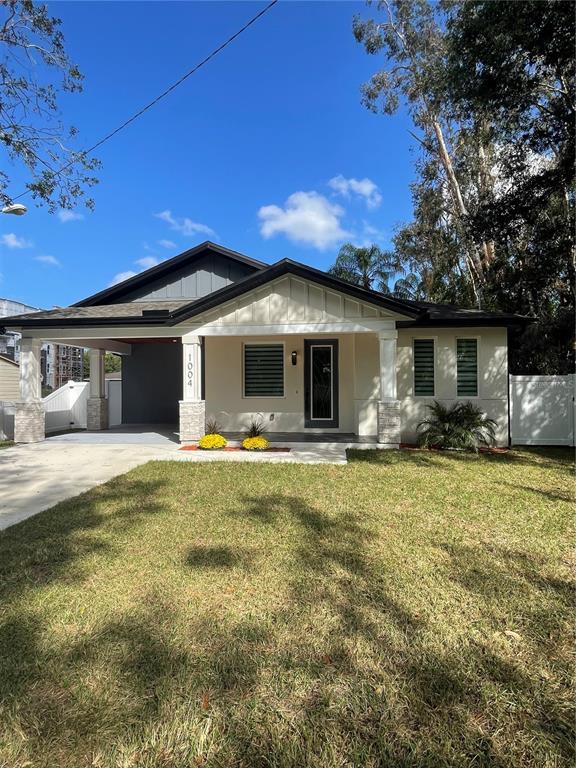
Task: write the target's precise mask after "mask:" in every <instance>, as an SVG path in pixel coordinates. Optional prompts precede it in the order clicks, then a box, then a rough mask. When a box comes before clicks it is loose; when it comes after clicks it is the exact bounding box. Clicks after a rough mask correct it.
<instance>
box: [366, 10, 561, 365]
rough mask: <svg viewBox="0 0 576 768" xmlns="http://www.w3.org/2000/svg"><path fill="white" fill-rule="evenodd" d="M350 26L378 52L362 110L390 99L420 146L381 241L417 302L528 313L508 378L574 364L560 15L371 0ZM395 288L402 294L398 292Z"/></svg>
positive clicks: (387, 108)
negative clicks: (398, 218) (397, 223)
mask: <svg viewBox="0 0 576 768" xmlns="http://www.w3.org/2000/svg"><path fill="white" fill-rule="evenodd" d="M377 14H378V15H377V17H376V18H373V19H368V20H360V19H359V18H356V19H355V20H354V33H355V35H356V38H357V39H358V40H359V41H360V42H362V43H363V45H364V46H365V48H366V50H367V51H368V52H369V53H373V54H384V56H383V66H382V68H381V69H379V71H378V72H376V74H375V75H374V76H373V77H372V78H371V80H370V81H369V83H368V84H367V85H365V86H364V101H365V103H366V105H367V106H368V107H370V108H371V109H382V111H384V112H387V113H392V112H394V111H395V109H396V108H397V106H398V104H399V103H400V101H401V100H404V101H405V103H406V105H407V106H408V109H409V112H410V114H411V115H412V118H413V120H414V125H415V130H416V132H417V133H416V137H417V139H418V141H419V146H420V158H419V160H418V163H417V176H418V178H417V181H416V182H415V183H414V184H413V186H412V195H413V200H414V220H413V221H412V222H411V223H410V224H407V225H405V226H403V227H401V228H400V229H399V230H398V231H397V233H396V236H395V240H394V243H395V251H396V255H397V258H398V260H399V262H401V263H402V264H403V266H404V267H405V269H406V270H407V271H409V272H410V273H411V274H415V275H416V278H417V279H416V280H411V281H410V282H411V284H412V285H415V286H417V291H418V292H419V294H420V296H421V295H422V294H425V296H426V297H427V298H430V299H432V300H435V301H449V302H458V303H460V304H463V305H465V306H466V305H472V303H474V304H476V305H478V304H479V303H480V301H481V302H482V304H483V305H484V306H486V308H492V309H502V310H507V311H515V312H519V313H523V314H529V315H532V316H534V317H536V318H537V319H538V323H537V325H536V326H535V327H532V328H531V329H529V330H528V331H527V332H526V333H525V334H524V335H523V337H522V338H520V339H516V340H515V342H514V344H513V345H512V347H511V369H512V370H513V371H515V372H541V373H551V372H558V373H562V372H565V371H566V370H569V369H570V367H571V366H572V365H573V361H574V344H573V341H571V339H572V340H573V331H572V328H571V326H573V312H574V241H573V232H574V163H573V160H574V51H573V39H574V14H573V4H572V3H571V2H564V0H539V1H538V2H534V1H533V0H521V1H520V2H515V3H505V2H496V1H495V0H443V1H442V2H441V3H440V4H436V3H431V2H430V3H429V2H426V0H383V2H379V3H377ZM406 287H407V288H409V287H410V286H406Z"/></svg>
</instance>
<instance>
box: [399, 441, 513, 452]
mask: <svg viewBox="0 0 576 768" xmlns="http://www.w3.org/2000/svg"><path fill="white" fill-rule="evenodd" d="M400 450H402V451H426V450H428V451H434V452H435V453H446V451H444V450H442V448H422V447H421V446H419V445H417V444H416V443H400ZM478 450H479V451H480V453H508V451H509V450H510V448H501V447H494V448H488V447H486V446H483V447H481V448H479V449H478Z"/></svg>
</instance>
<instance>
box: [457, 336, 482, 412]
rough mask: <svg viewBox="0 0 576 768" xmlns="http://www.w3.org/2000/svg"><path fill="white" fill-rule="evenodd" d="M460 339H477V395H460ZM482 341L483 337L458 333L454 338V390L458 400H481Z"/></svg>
mask: <svg viewBox="0 0 576 768" xmlns="http://www.w3.org/2000/svg"><path fill="white" fill-rule="evenodd" d="M458 339H476V394H475V395H459V394H458ZM480 339H481V337H480V336H478V335H476V334H473V333H468V334H466V333H458V334H456V336H455V337H454V373H455V376H454V389H455V393H454V394H455V397H456V400H481V399H482V397H481V394H480V360H481V354H480V351H481V350H480Z"/></svg>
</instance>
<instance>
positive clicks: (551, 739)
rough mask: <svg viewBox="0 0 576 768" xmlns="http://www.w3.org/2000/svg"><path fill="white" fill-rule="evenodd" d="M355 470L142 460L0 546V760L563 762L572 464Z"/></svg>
mask: <svg viewBox="0 0 576 768" xmlns="http://www.w3.org/2000/svg"><path fill="white" fill-rule="evenodd" d="M350 458H351V461H350V463H349V464H348V466H298V465H284V466H278V465H271V464H235V465H230V464H228V463H215V464H193V463H179V462H172V463H166V462H153V463H150V464H147V465H145V466H142V467H140V468H138V469H136V470H134V471H132V472H130V473H128V474H126V475H123V476H122V477H119V478H117V479H115V480H113V481H111V482H109V483H107V484H106V485H103V486H101V487H99V488H97V489H95V490H92V491H90V492H88V493H86V494H83V495H82V496H79V497H77V498H76V499H73V500H71V501H69V502H65V503H63V504H60V505H58V506H57V507H55V508H53V509H52V510H50V511H48V512H44V513H42V514H40V515H38V516H36V517H35V518H32V519H30V520H27V521H25V522H24V523H21V524H20V525H17V526H15V527H14V528H11V529H8V530H7V531H6V532H5V533H4V534H2V535H1V536H0V577H1V588H0V617H1V626H0V765H1V766H6V768H8V766H9V768H24V766H32V767H33V768H43V767H46V768H48V767H50V768H55V767H56V766H58V768H83V767H84V766H86V767H88V766H95V767H96V768H112V766H114V768H128V767H129V766H130V767H132V766H138V767H139V768H140V767H144V766H145V767H146V768H157V767H160V766H162V767H164V766H169V767H173V768H195V767H196V768H197V767H198V766H203V767H206V768H208V767H212V766H218V767H223V766H226V767H228V766H230V767H232V766H234V767H235V768H240V766H242V768H260V767H262V768H264V766H267V767H268V768H270V767H275V768H276V767H277V768H308V767H312V768H350V767H351V766H363V767H370V768H383V767H384V766H390V767H391V768H392V766H393V767H394V768H442V766H459V767H460V766H461V767H462V768H464V766H466V767H471V768H472V767H473V768H480V767H485V768H488V767H490V768H492V767H494V768H559V767H560V766H569V765H570V766H571V765H573V762H572V760H573V756H574V755H573V752H572V744H573V742H572V731H573V723H574V716H573V710H572V697H571V692H570V689H569V681H570V675H571V665H570V656H569V654H570V651H571V649H572V647H573V645H572V641H573V638H571V636H570V635H571V630H572V616H571V612H572V608H573V592H572V586H573V582H572V581H571V566H573V565H574V562H573V561H572V562H571V560H570V554H569V548H570V546H571V543H572V541H571V537H572V535H573V531H571V530H570V524H571V522H572V518H573V505H572V502H571V494H572V490H573V474H572V473H573V467H572V464H571V457H570V453H569V452H568V451H562V450H548V451H544V450H540V451H537V450H532V451H529V450H525V451H518V452H513V453H510V454H507V455H494V456H480V457H475V456H462V455H440V454H436V453H425V452H402V453H399V452H392V451H388V452H374V451H359V452H351V455H350ZM55 482H57V478H55Z"/></svg>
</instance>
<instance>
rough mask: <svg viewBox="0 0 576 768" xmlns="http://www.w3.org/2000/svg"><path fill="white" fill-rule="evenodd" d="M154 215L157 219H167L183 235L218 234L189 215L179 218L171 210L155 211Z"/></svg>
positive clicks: (171, 227)
mask: <svg viewBox="0 0 576 768" xmlns="http://www.w3.org/2000/svg"><path fill="white" fill-rule="evenodd" d="M154 216H156V218H157V219H161V220H162V221H165V222H166V224H169V225H170V229H173V230H174V231H176V232H180V233H181V234H182V235H198V234H202V235H215V234H216V233H215V232H214V230H213V229H211V228H210V227H208V226H207V225H206V224H199V223H198V222H197V221H192V219H189V218H187V217H184V218H183V219H177V218H176V217H175V216H172V211H169V210H166V211H161V212H160V213H155V214H154Z"/></svg>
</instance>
